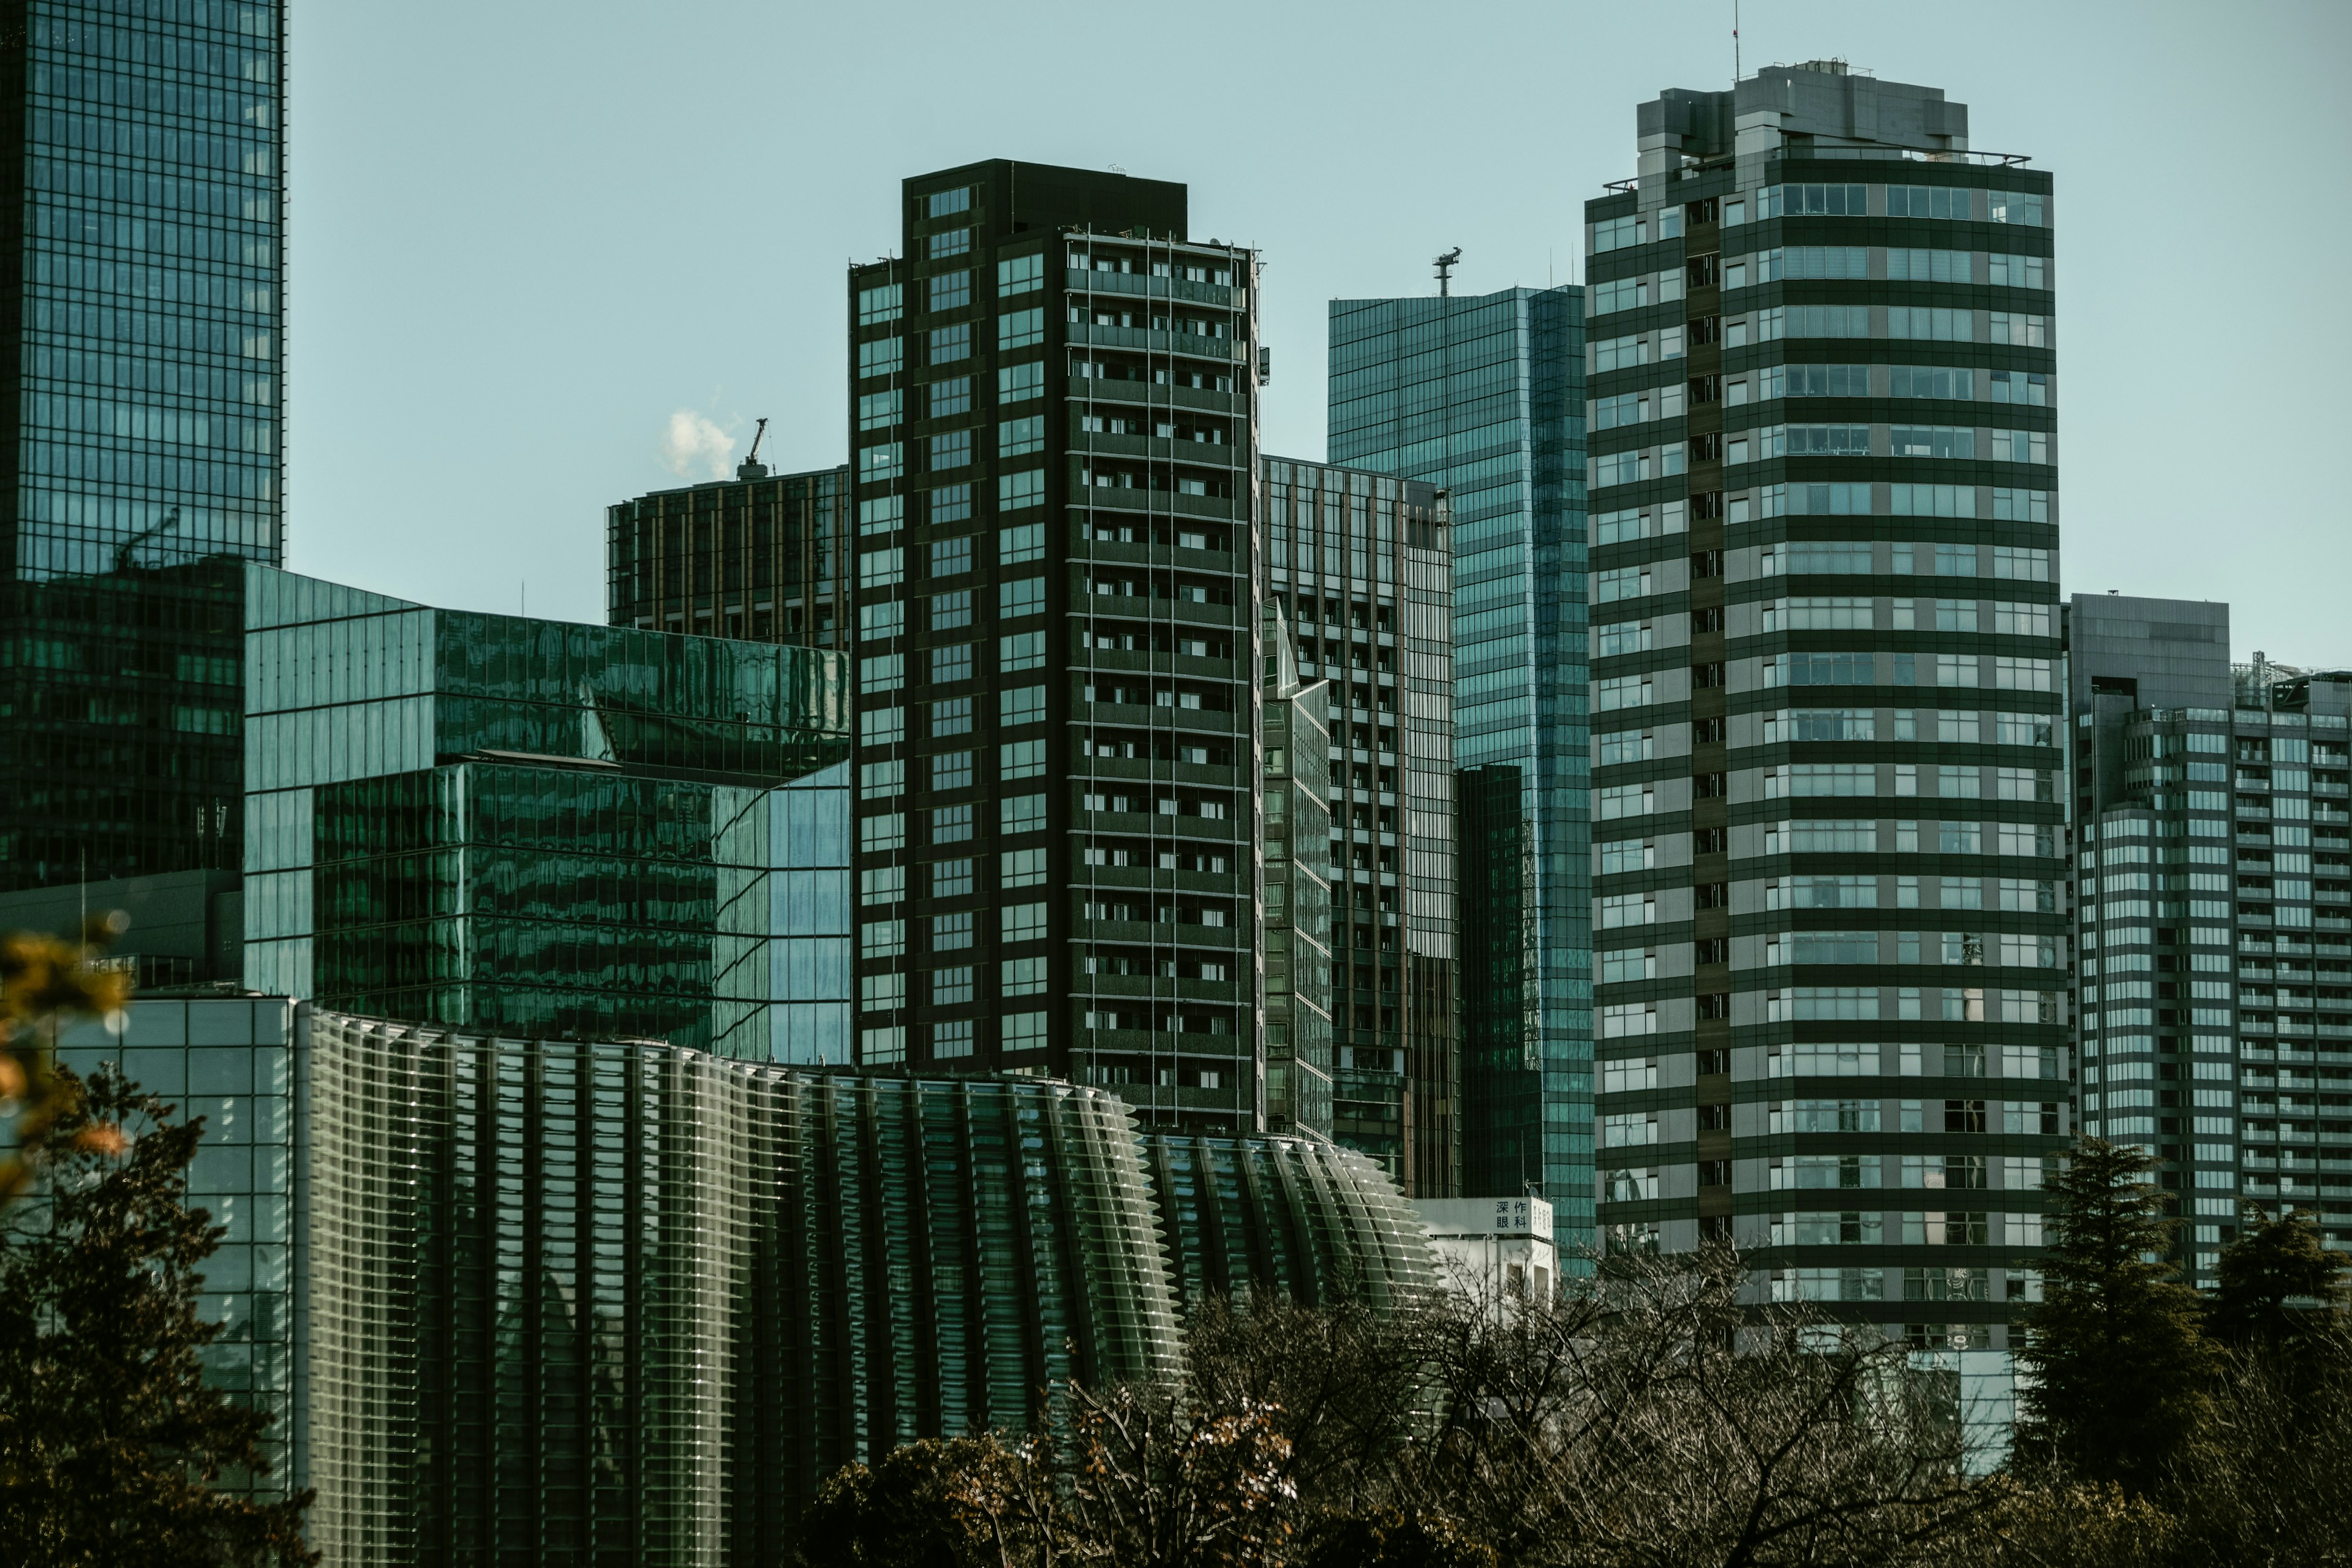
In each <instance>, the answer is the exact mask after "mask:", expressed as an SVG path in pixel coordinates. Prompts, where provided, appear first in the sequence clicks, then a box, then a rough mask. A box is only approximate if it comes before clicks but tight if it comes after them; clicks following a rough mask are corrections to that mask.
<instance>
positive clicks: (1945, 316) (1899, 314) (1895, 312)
mask: <svg viewBox="0 0 2352 1568" xmlns="http://www.w3.org/2000/svg"><path fill="white" fill-rule="evenodd" d="M1886 335H1887V336H1888V337H1890V338H1916V339H1924V340H1927V341H1928V342H1955V343H1966V342H1975V341H1976V312H1975V311H1973V310H1947V309H1945V308H1944V307H1942V306H1940V305H1907V306H1906V305H1889V306H1888V307H1887V308H1886Z"/></svg>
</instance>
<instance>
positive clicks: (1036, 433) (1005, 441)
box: [996, 414, 1045, 458]
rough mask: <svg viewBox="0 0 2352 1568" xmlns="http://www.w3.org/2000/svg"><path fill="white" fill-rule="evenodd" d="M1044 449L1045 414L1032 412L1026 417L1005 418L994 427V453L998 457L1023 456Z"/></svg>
mask: <svg viewBox="0 0 2352 1568" xmlns="http://www.w3.org/2000/svg"><path fill="white" fill-rule="evenodd" d="M1044 450H1045V416H1043V415H1039V414H1033V415H1031V416H1029V417H1028V418H1026V419H1007V420H1006V421H1004V422H1003V424H1001V425H999V426H997V427H996V455H997V456H998V457H1000V458H1019V457H1024V456H1026V455H1027V454H1029V453H1031V452H1042V451H1044Z"/></svg>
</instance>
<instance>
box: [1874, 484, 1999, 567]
mask: <svg viewBox="0 0 2352 1568" xmlns="http://www.w3.org/2000/svg"><path fill="white" fill-rule="evenodd" d="M1889 492H1890V493H1889V502H1890V504H1891V506H1892V508H1893V510H1894V512H1895V516H1897V517H1974V516H1976V514H1977V490H1976V487H1975V486H1974V485H1894V486H1890V487H1889ZM1898 570H1899V568H1898ZM1969 575H1974V574H1973V573H1971V574H1969Z"/></svg>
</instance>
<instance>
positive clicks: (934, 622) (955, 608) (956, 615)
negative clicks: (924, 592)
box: [931, 588, 971, 632]
mask: <svg viewBox="0 0 2352 1568" xmlns="http://www.w3.org/2000/svg"><path fill="white" fill-rule="evenodd" d="M970 625H971V589H969V588H964V589H960V590H958V591H957V592H955V593H952V594H934V595H931V630H933V631H935V632H945V631H953V630H954V629H955V628H956V627H958V626H970Z"/></svg>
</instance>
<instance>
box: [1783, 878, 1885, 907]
mask: <svg viewBox="0 0 2352 1568" xmlns="http://www.w3.org/2000/svg"><path fill="white" fill-rule="evenodd" d="M1776 895H1778V896H1777V897H1776ZM1764 903H1765V907H1766V908H1767V909H1776V908H1787V909H1791V910H1873V909H1876V908H1877V907H1878V879H1877V878H1875V877H1791V878H1790V879H1788V881H1787V883H1786V884H1785V885H1783V884H1780V883H1777V882H1767V883H1765V884H1764Z"/></svg>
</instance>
